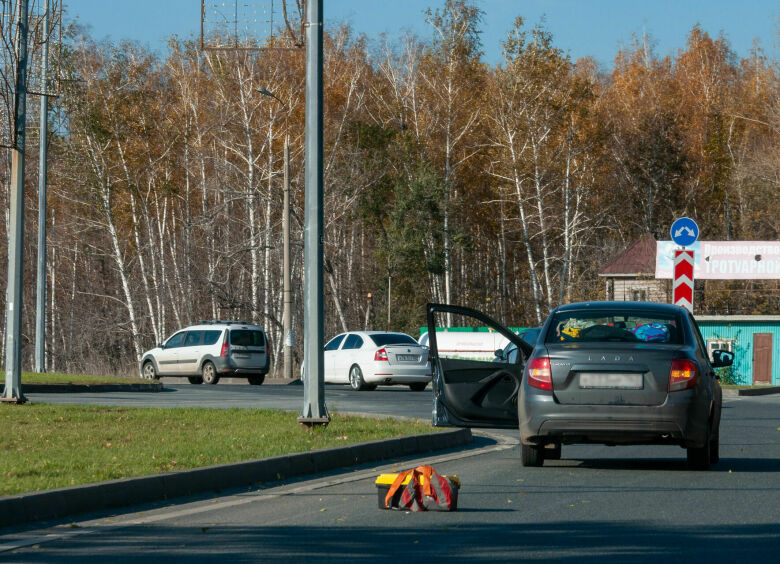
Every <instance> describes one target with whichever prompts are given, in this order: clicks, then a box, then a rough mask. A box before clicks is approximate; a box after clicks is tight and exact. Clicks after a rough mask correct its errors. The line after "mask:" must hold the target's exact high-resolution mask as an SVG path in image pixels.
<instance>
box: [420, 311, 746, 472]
mask: <svg viewBox="0 0 780 564" xmlns="http://www.w3.org/2000/svg"><path fill="white" fill-rule="evenodd" d="M427 309H428V325H429V332H430V333H431V335H434V336H435V327H436V326H437V325H436V321H437V317H438V316H440V315H441V314H445V313H447V314H449V315H450V316H453V315H454V316H456V317H458V318H460V321H459V323H461V324H464V325H465V326H467V327H479V326H481V327H486V328H488V330H492V331H496V332H498V333H501V334H502V335H503V336H504V337H506V338H507V339H509V340H510V341H511V342H514V343H515V344H516V345H517V346H518V348H519V349H520V350H521V351H522V352H523V354H522V355H517V357H518V358H517V361H516V362H514V363H494V362H480V361H475V360H464V359H459V358H445V357H440V356H439V355H438V350H437V348H436V341H435V338H431V339H430V347H431V356H432V358H433V364H434V366H433V389H434V398H435V402H434V414H433V423H434V425H438V426H440V425H454V426H469V427H514V426H516V425H517V426H519V429H520V438H521V442H522V454H521V459H522V463H523V465H525V466H541V465H542V464H543V463H544V460H545V459H558V458H560V457H561V445H565V444H575V443H599V444H607V445H636V444H672V445H679V446H681V447H683V448H685V449H686V451H687V458H688V464H689V466H690V467H691V468H695V469H701V470H704V469H707V468H708V467H709V465H710V464H711V463H715V462H717V461H718V445H719V441H718V438H719V425H720V410H721V389H720V385H719V383H718V381H717V376H716V374H715V371H714V368H716V367H720V366H729V365H730V364H731V363H732V361H733V355H732V354H731V353H729V352H727V351H714V352H713V356H712V359H710V357H708V355H707V347H706V345H705V343H704V340H703V339H702V337H701V334H700V332H699V329H698V327H697V325H696V321H695V320H694V318H693V316H692V315H691V314H690V313H688V311H687V310H685V309H683V308H680V307H677V306H673V305H669V304H658V303H643V302H583V303H575V304H568V305H565V306H561V307H558V308H556V309H555V310H553V311H552V313H550V315H549V317H548V318H547V321H546V322H545V323H544V325H543V326H542V328H541V333H540V336H539V339H538V340H537V341H536V344H535V346H533V347H531V346H529V345H528V344H527V343H525V341H523V340H522V339H519V338H518V337H517V335H515V334H514V333H513V332H512V331H510V330H509V329H507V328H505V327H503V326H501V325H500V324H498V323H497V322H495V321H494V320H492V319H490V318H489V317H488V316H486V315H484V314H482V313H481V312H478V311H475V310H471V309H468V308H462V307H458V306H452V305H444V304H428V308H427ZM441 321H442V320H441V319H439V322H440V324H439V326H441ZM454 324H455V323H453V325H454Z"/></svg>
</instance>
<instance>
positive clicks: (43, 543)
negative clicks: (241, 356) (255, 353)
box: [0, 388, 780, 564]
mask: <svg viewBox="0 0 780 564" xmlns="http://www.w3.org/2000/svg"><path fill="white" fill-rule="evenodd" d="M269 389H270V388H269ZM236 391H237V392H238V390H236ZM196 393H199V392H196ZM273 393H274V394H275V393H276V392H273ZM348 394H349V393H348ZM374 394H380V393H379V392H375V393H374ZM374 394H369V395H374ZM400 394H401V392H400V391H399V392H398V393H397V394H395V393H388V394H385V395H386V396H387V397H393V398H403V400H410V399H412V398H417V397H418V395H417V394H413V393H404V394H403V395H400ZM149 395H162V394H149ZM252 395H254V392H252ZM380 395H381V394H380ZM355 396H356V394H349V395H347V396H345V398H346V399H349V398H351V397H355ZM357 396H358V397H359V398H360V400H359V401H368V400H367V399H364V398H363V397H362V396H363V395H362V394H357ZM426 396H428V397H429V394H419V397H420V398H421V399H425V397H426ZM367 397H368V396H367ZM403 400H402V401H401V402H396V403H398V404H404V408H406V407H407V406H408V402H406V401H403ZM340 401H341V400H340ZM345 405H346V403H345ZM421 407H422V406H421ZM360 409H362V407H361V408H360ZM516 439H517V433H516V432H514V431H505V432H500V433H496V434H494V436H493V439H489V438H480V439H479V440H478V441H477V443H476V444H475V446H474V447H473V448H471V449H468V450H466V451H461V452H452V453H447V454H444V455H438V456H435V457H427V458H425V459H420V460H415V461H409V460H407V461H396V463H395V464H389V465H386V466H369V467H360V468H356V469H353V470H351V471H349V472H341V473H334V474H330V475H320V476H315V477H312V478H311V479H309V480H301V481H296V482H290V483H287V484H282V485H276V486H275V487H268V488H262V489H252V490H250V491H234V492H224V493H223V494H222V495H215V496H205V497H204V496H201V497H198V498H189V499H183V500H177V502H176V503H175V504H173V505H167V506H162V505H160V506H145V507H136V508H130V509H128V510H127V511H126V512H122V513H121V514H113V515H111V516H108V515H94V516H91V517H90V518H89V519H87V518H82V519H81V520H80V521H78V522H75V523H71V522H64V523H60V524H59V525H58V524H56V523H49V524H45V525H44V524H38V525H37V526H35V527H33V528H28V529H25V530H21V531H16V532H10V531H6V534H4V535H3V536H1V537H0V561H3V562H71V561H79V560H83V559H87V558H91V559H97V560H99V561H101V562H129V561H132V562H139V561H161V560H167V561H175V560H182V561H183V560H186V561H195V562H201V561H212V560H213V561H218V560H219V561H221V560H226V559H230V560H232V561H237V562H243V561H296V562H301V561H304V560H305V559H308V560H311V561H316V562H323V561H326V562H336V561H338V562H358V561H381V560H388V561H391V560H392V561H394V562H398V561H405V560H411V561H418V560H427V561H435V562H462V561H469V562H473V561H483V560H484V561H487V560H490V561H493V562H505V561H506V562H508V561H517V560H538V561H552V560H556V561H559V560H574V559H576V560H577V561H578V562H579V561H595V560H604V559H607V560H609V561H618V562H621V561H625V562H628V561H630V562H633V563H635V562H646V561H651V559H652V560H658V561H664V562H667V561H669V562H676V561H679V562H683V561H685V562H691V561H714V562H733V561H736V560H738V559H739V560H742V561H746V562H747V561H749V562H751V564H752V563H753V562H775V561H776V560H777V551H778V549H780V540H779V539H780V535H779V534H778V533H780V524H779V521H780V519H779V518H778V517H779V516H780V396H763V397H753V398H746V397H733V398H726V399H725V405H724V411H723V422H722V428H721V462H720V463H719V464H717V465H716V466H714V467H713V468H712V469H711V470H710V471H708V472H692V471H689V470H687V468H686V466H685V462H684V461H685V453H684V451H683V450H682V449H680V448H677V447H615V448H609V447H602V446H568V447H564V449H563V459H562V460H560V461H552V462H550V461H548V462H546V463H545V466H544V467H543V468H523V467H522V466H521V465H520V461H519V458H520V452H519V448H518V447H517V445H516ZM423 462H425V463H433V464H434V465H435V466H436V468H437V470H439V471H440V472H442V473H446V474H457V475H458V476H459V477H460V479H461V481H462V483H463V486H462V489H461V493H460V499H459V509H458V511H457V512H453V513H443V512H428V513H408V512H404V511H387V510H380V509H378V508H377V499H376V489H375V486H374V483H373V482H374V479H375V477H376V475H377V474H378V473H380V472H381V471H387V470H392V469H393V468H394V467H395V468H396V469H405V468H408V467H410V466H412V465H415V464H417V463H423Z"/></svg>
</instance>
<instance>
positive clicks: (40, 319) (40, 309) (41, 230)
mask: <svg viewBox="0 0 780 564" xmlns="http://www.w3.org/2000/svg"><path fill="white" fill-rule="evenodd" d="M44 10H45V11H44V13H43V37H44V38H45V41H44V42H43V61H42V64H41V80H42V83H43V88H42V89H41V92H42V93H41V122H40V123H41V126H40V129H41V139H40V147H39V152H38V272H37V274H38V279H37V282H36V292H35V371H36V372H46V207H47V206H46V155H47V154H48V149H49V148H48V141H47V139H48V133H49V97H48V96H47V95H46V92H47V91H48V85H47V82H46V80H47V75H48V67H49V18H50V17H51V16H50V14H49V0H46V4H45V6H44Z"/></svg>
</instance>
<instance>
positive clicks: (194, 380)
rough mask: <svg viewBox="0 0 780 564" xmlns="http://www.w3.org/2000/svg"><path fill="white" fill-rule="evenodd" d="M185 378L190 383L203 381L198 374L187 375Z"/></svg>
mask: <svg viewBox="0 0 780 564" xmlns="http://www.w3.org/2000/svg"><path fill="white" fill-rule="evenodd" d="M187 380H189V381H190V384H202V383H203V378H201V377H200V376H188V377H187Z"/></svg>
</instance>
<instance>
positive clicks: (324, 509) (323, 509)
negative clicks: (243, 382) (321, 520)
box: [320, 507, 328, 513]
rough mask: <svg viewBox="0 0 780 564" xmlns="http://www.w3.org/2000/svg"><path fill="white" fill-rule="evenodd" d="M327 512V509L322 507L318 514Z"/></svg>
mask: <svg viewBox="0 0 780 564" xmlns="http://www.w3.org/2000/svg"><path fill="white" fill-rule="evenodd" d="M327 510H328V509H327V508H325V507H323V508H322V509H320V513H322V512H323V511H327Z"/></svg>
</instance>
